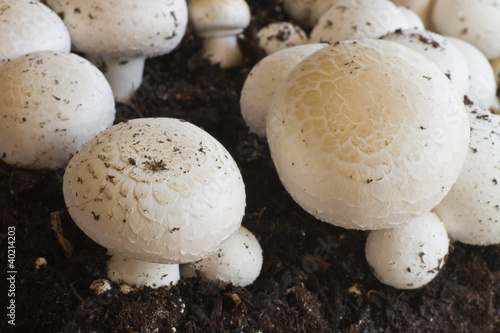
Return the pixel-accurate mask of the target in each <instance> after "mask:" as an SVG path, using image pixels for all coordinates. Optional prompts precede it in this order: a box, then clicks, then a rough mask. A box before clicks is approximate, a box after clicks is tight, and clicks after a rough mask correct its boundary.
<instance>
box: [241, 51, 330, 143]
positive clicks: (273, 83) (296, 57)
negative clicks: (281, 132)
mask: <svg viewBox="0 0 500 333" xmlns="http://www.w3.org/2000/svg"><path fill="white" fill-rule="evenodd" d="M327 45H328V44H326V43H312V44H304V45H298V46H294V47H290V48H286V49H284V50H281V51H278V52H275V53H273V54H270V55H268V56H266V57H264V58H263V59H262V60H261V61H259V62H258V63H257V64H256V65H255V66H254V67H253V68H252V70H251V71H250V73H249V74H248V76H247V78H246V80H245V82H244V84H243V88H242V90H241V96H240V109H241V115H242V116H243V119H244V120H245V123H246V124H247V126H248V127H249V128H250V132H253V133H255V134H257V135H258V136H260V137H265V136H266V118H267V110H268V109H269V106H270V105H271V100H272V98H273V95H274V91H275V90H276V88H277V87H278V86H279V85H280V83H281V81H283V79H284V78H285V77H286V76H287V75H288V73H289V72H290V71H291V70H292V68H293V67H295V65H297V64H298V63H299V62H300V61H301V60H302V59H304V58H305V57H307V56H308V55H310V54H311V53H313V52H315V51H317V50H319V49H321V48H323V47H325V46H327Z"/></svg>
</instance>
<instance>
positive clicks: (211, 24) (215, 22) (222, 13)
mask: <svg viewBox="0 0 500 333" xmlns="http://www.w3.org/2000/svg"><path fill="white" fill-rule="evenodd" d="M250 16H251V15H250V8H249V7H248V4H247V2H246V1H245V0H192V1H191V2H190V3H189V20H190V21H191V22H192V23H193V26H194V29H195V31H196V34H197V35H198V36H201V37H218V36H225V35H236V34H238V33H240V32H242V31H243V30H244V29H245V28H246V27H248V25H249V24H250Z"/></svg>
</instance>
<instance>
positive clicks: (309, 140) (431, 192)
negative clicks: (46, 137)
mask: <svg viewBox="0 0 500 333" xmlns="http://www.w3.org/2000/svg"><path fill="white" fill-rule="evenodd" d="M266 126H267V127H266V128H267V140H268V142H269V148H270V150H271V156H272V159H273V161H274V164H275V166H276V169H277V171H278V174H279V177H280V179H281V181H282V183H283V184H284V186H285V188H286V189H287V190H288V192H289V193H290V194H291V195H292V197H293V198H294V199H295V201H297V202H298V203H299V204H300V205H301V206H302V207H303V208H304V209H305V210H306V211H308V212H309V213H311V214H312V215H314V216H316V217H317V218H319V219H320V220H323V221H327V222H330V223H332V224H335V225H338V226H341V227H345V228H352V229H378V228H387V227H391V226H394V225H397V224H398V223H404V222H406V221H409V220H411V219H412V218H415V217H416V216H418V215H420V214H422V213H424V212H426V211H429V210H430V209H431V208H433V207H434V206H435V205H437V204H438V202H439V201H440V200H441V199H442V198H443V197H444V196H445V195H446V193H447V192H448V190H449V189H450V188H451V186H452V184H453V183H454V182H455V180H456V179H457V177H458V174H459V173H460V170H461V167H462V163H463V161H464V159H465V154H466V151H467V147H468V142H469V122H468V118H467V114H466V112H465V107H464V104H463V102H462V98H460V97H459V96H458V95H457V93H456V91H455V89H454V88H453V86H452V85H451V83H450V81H449V80H448V79H447V78H446V76H444V75H443V73H442V72H441V71H440V70H439V69H438V68H437V66H436V65H435V64H434V63H432V62H431V61H430V60H428V59H427V58H425V57H423V56H422V55H421V54H419V53H417V52H415V51H413V50H411V49H409V48H407V47H404V46H402V45H399V44H397V43H393V42H388V41H383V40H378V39H365V40H358V41H350V42H341V43H336V44H335V45H332V46H328V47H325V48H322V49H321V50H319V51H316V52H315V53H313V54H312V55H310V56H309V57H307V58H305V59H304V60H302V61H301V62H300V63H299V64H298V65H297V66H295V67H294V68H293V69H292V71H291V72H290V74H289V75H288V76H287V78H285V80H284V81H283V82H282V84H281V85H280V86H279V87H278V88H277V90H276V92H275V94H274V97H273V100H272V103H271V106H270V108H269V113H268V117H267V123H266Z"/></svg>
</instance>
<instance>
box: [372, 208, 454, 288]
mask: <svg viewBox="0 0 500 333" xmlns="http://www.w3.org/2000/svg"><path fill="white" fill-rule="evenodd" d="M448 248H449V239H448V235H447V233H446V229H445V227H444V224H443V222H442V221H441V220H440V219H439V218H438V217H437V216H436V215H435V214H433V213H429V212H428V213H424V214H423V215H422V216H419V217H417V218H415V219H414V220H412V221H410V222H408V223H405V224H403V225H400V226H397V227H394V228H391V229H386V230H374V231H370V234H369V235H368V238H367V240H366V247H365V255H366V260H367V261H368V264H369V265H370V266H371V268H372V269H373V273H374V275H375V276H376V277H377V279H379V280H380V281H381V282H382V283H384V284H387V285H389V286H392V287H394V288H398V289H416V288H420V287H422V286H424V285H426V284H427V283H429V282H430V281H432V280H433V279H434V277H436V275H437V274H438V273H439V271H440V270H441V268H442V267H443V266H444V264H445V261H446V256H447V254H448Z"/></svg>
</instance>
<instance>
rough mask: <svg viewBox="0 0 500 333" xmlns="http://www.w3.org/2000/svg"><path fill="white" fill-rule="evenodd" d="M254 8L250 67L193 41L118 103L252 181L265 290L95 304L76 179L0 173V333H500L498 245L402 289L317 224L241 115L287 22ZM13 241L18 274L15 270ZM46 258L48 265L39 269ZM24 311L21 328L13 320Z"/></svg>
mask: <svg viewBox="0 0 500 333" xmlns="http://www.w3.org/2000/svg"><path fill="white" fill-rule="evenodd" d="M248 2H249V5H250V7H251V10H252V14H253V17H252V23H251V26H250V27H249V28H248V29H247V30H246V31H245V33H244V36H243V38H242V39H241V40H240V45H241V48H242V50H243V53H244V57H245V59H244V64H243V65H241V66H239V67H235V68H231V69H224V70H223V69H220V68H218V67H217V66H211V65H210V64H208V63H207V62H206V61H205V60H203V59H202V57H201V54H200V48H201V44H200V40H199V39H198V38H196V37H195V36H194V35H193V33H192V31H191V30H188V31H187V33H186V35H185V37H184V40H183V42H182V44H181V45H180V46H179V47H178V48H177V49H176V50H175V51H174V52H172V53H171V54H169V55H166V56H163V57H159V58H155V59H150V60H149V61H148V62H147V66H146V71H145V80H144V84H143V85H142V86H141V88H140V89H139V91H138V92H137V95H136V97H135V98H134V100H132V102H131V103H130V104H129V105H120V104H118V105H117V117H116V122H120V121H123V120H126V119H132V118H138V117H175V118H183V119H185V120H187V121H190V122H192V123H194V124H196V125H198V126H200V127H202V128H204V129H205V130H206V131H208V132H209V133H211V134H212V135H213V136H214V137H216V138H217V139H218V140H219V141H220V142H221V143H222V144H224V145H225V146H226V147H227V149H228V150H229V151H230V153H231V154H232V156H233V157H234V158H235V160H236V161H237V163H238V165H239V167H240V169H241V172H242V174H243V177H244V181H245V183H246V192H247V209H246V215H245V217H244V220H243V225H244V226H246V227H247V228H248V229H249V230H251V231H252V232H253V233H254V234H255V235H256V236H257V238H258V240H259V241H260V243H261V246H262V248H263V251H264V264H263V268H262V272H261V275H260V277H259V278H258V280H257V281H256V282H255V283H254V284H252V285H250V286H248V287H246V288H236V287H227V288H226V289H216V288H214V287H213V286H210V285H208V284H207V283H205V282H203V281H200V280H199V279H197V278H193V279H182V280H181V281H180V283H179V284H178V285H176V286H174V287H172V288H171V289H166V288H159V289H149V288H144V289H142V290H136V291H133V292H131V293H129V294H122V293H121V292H120V290H119V287H118V286H117V285H113V289H112V290H111V291H108V292H106V293H104V294H101V295H99V296H96V295H95V294H94V293H92V292H91V291H90V290H89V286H90V284H91V283H92V281H94V280H96V279H99V278H105V277H106V273H105V269H104V268H105V261H106V250H105V249H103V248H102V247H100V246H99V245H97V244H95V243H94V242H93V241H91V240H90V239H89V238H88V237H87V236H85V235H84V234H83V232H81V231H80V230H79V229H78V227H76V225H75V224H74V223H73V222H72V220H71V218H70V216H69V215H68V213H67V210H66V207H65V204H64V200H63V197H62V184H61V180H62V175H63V172H64V170H57V171H29V170H22V169H16V168H13V167H11V166H9V165H7V164H5V163H2V162H0V222H1V223H0V228H1V229H0V256H1V258H2V261H1V262H2V267H0V272H1V275H0V276H1V283H0V285H1V286H2V288H1V291H0V292H1V295H0V300H1V304H0V307H1V309H2V310H1V311H0V312H1V320H0V323H1V324H0V331H1V332H23V333H27V332H287V333H288V332H309V333H311V332H323V333H327V332H500V246H488V247H474V246H467V245H463V244H460V243H455V244H453V245H452V246H451V248H450V254H449V258H448V261H447V263H446V265H445V267H444V269H443V270H442V271H441V272H440V274H439V275H438V276H437V278H436V279H435V280H433V281H432V282H431V283H430V284H428V285H427V286H425V287H423V288H420V289H417V290H411V291H402V290H396V289H393V288H391V287H388V286H385V285H383V284H381V283H380V282H378V281H377V280H376V279H375V277H374V276H373V275H372V273H371V271H370V268H369V266H368V265H367V263H366V260H365V257H364V242H365V239H366V233H365V232H361V231H351V230H345V229H341V228H337V227H334V226H332V225H329V224H326V223H322V222H319V221H317V220H316V219H314V218H313V217H311V216H310V215H308V214H307V213H305V212H304V211H303V210H302V209H301V208H300V207H299V206H298V205H297V204H295V203H294V201H293V200H292V199H291V198H290V196H289V195H288V194H287V192H286V191H285V190H284V188H283V187H282V185H281V183H280V181H279V179H278V177H277V175H276V172H275V170H274V167H273V164H272V162H271V159H270V155H269V150H268V147H267V144H266V142H265V141H264V140H262V139H259V138H257V137H256V136H255V135H252V134H249V132H248V128H247V127H246V125H245V123H244V121H243V120H242V118H241V115H240V110H239V94H240V90H241V87H242V85H243V82H244V80H245V78H246V76H247V74H248V73H249V71H250V70H251V68H252V67H253V65H255V64H256V63H257V62H258V61H259V60H260V59H261V58H262V57H263V56H264V54H263V52H262V51H261V50H260V49H259V48H258V47H256V38H255V35H256V32H257V30H258V29H259V28H261V27H262V26H264V25H266V24H268V23H271V22H274V21H281V20H288V17H287V16H286V14H284V13H283V11H282V8H281V5H280V4H279V2H278V1H277V0H274V1H266V0H248ZM56 225H58V230H57V232H56V231H55V230H54V229H56V228H55V226H56ZM12 230H15V244H10V245H13V246H15V263H14V266H15V267H13V268H9V267H8V265H7V264H8V262H7V257H8V251H7V249H8V245H9V244H8V242H7V241H8V237H7V235H8V233H9V231H11V232H12ZM62 236H63V237H64V238H65V239H66V240H67V242H69V243H70V244H71V246H72V251H71V249H70V248H69V246H68V245H67V243H64V242H62V241H61V239H62ZM39 257H44V258H46V259H47V262H48V264H47V266H45V267H42V268H40V269H38V270H37V269H36V268H35V261H36V259H37V258H39ZM9 271H15V272H16V273H9ZM11 276H13V279H10V280H9V279H8V278H9V277H11ZM11 281H14V282H15V283H14V285H12V284H11V283H10V282H11ZM12 288H14V290H12ZM9 289H11V292H12V291H14V292H15V295H10V294H9ZM12 300H14V301H15V326H13V325H10V324H9V323H8V320H10V319H11V318H9V317H8V316H7V314H9V313H10V312H11V310H9V309H7V306H9V305H10V304H11V303H10V302H11V301H12Z"/></svg>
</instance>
